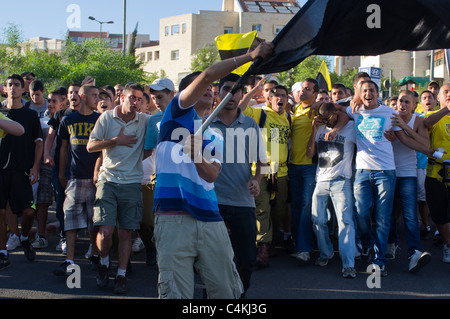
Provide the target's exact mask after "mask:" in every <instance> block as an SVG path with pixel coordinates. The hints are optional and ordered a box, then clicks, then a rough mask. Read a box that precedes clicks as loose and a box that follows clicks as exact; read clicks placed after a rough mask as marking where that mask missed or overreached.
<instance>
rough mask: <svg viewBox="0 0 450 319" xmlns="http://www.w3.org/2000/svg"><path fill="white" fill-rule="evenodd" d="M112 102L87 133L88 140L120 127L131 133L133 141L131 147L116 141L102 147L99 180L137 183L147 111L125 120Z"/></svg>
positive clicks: (110, 135) (104, 137)
mask: <svg viewBox="0 0 450 319" xmlns="http://www.w3.org/2000/svg"><path fill="white" fill-rule="evenodd" d="M118 107H120V105H119V106H116V107H115V108H114V109H113V110H108V111H106V112H104V113H103V114H102V115H101V116H100V117H99V119H98V120H97V122H96V123H95V126H94V129H93V130H92V133H91V135H90V137H89V139H90V140H94V141H102V140H109V139H112V138H113V137H116V136H117V135H118V134H119V132H120V130H121V129H122V127H125V130H124V131H123V133H124V134H125V135H135V136H136V139H137V142H136V144H133V145H132V146H131V147H128V146H125V145H118V146H115V147H112V148H108V149H106V150H104V151H103V164H102V166H101V168H100V172H99V177H98V179H99V181H108V182H113V183H118V184H129V183H140V182H141V179H142V174H143V170H142V159H143V155H144V140H145V133H146V130H147V123H148V119H149V115H147V114H145V113H140V112H137V113H136V116H135V118H134V119H133V120H131V121H130V122H128V123H125V122H124V121H123V120H122V119H121V118H120V117H119V116H118V115H117V108H118Z"/></svg>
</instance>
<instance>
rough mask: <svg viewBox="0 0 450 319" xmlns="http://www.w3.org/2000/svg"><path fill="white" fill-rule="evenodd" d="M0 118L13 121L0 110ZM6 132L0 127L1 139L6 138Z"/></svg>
mask: <svg viewBox="0 0 450 319" xmlns="http://www.w3.org/2000/svg"><path fill="white" fill-rule="evenodd" d="M0 119H2V120H7V121H11V120H10V119H9V118H7V117H6V116H5V115H4V114H3V113H1V112H0ZM6 134H7V133H6V132H5V131H4V130H2V129H0V139H2V138H4V137H5V136H6Z"/></svg>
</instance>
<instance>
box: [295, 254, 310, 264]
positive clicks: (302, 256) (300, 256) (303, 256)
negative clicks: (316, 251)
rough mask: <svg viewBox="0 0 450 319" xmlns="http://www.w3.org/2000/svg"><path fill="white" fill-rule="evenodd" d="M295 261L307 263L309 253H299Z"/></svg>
mask: <svg viewBox="0 0 450 319" xmlns="http://www.w3.org/2000/svg"><path fill="white" fill-rule="evenodd" d="M295 258H296V259H297V260H299V261H305V262H306V261H309V259H310V258H311V256H310V254H309V252H301V253H299V254H298V255H297V256H296V257H295Z"/></svg>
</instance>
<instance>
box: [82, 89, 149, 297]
mask: <svg viewBox="0 0 450 319" xmlns="http://www.w3.org/2000/svg"><path fill="white" fill-rule="evenodd" d="M143 98H144V89H143V88H142V87H141V86H140V85H138V84H135V83H130V84H128V85H127V86H126V87H125V89H124V92H123V94H122V95H121V98H120V99H121V105H118V106H116V107H115V108H114V109H113V110H108V111H106V112H104V113H103V114H102V115H101V116H100V118H99V119H98V120H97V122H96V124H95V127H94V130H93V131H92V133H91V136H90V138H89V143H88V145H87V149H88V152H98V151H103V163H102V166H101V167H100V172H99V175H98V182H97V193H96V201H95V205H94V218H93V221H94V226H100V228H99V233H98V236H97V246H98V249H99V252H100V265H99V267H98V277H97V285H98V286H99V287H100V288H104V287H106V285H107V284H108V270H109V252H110V249H111V247H112V239H113V232H114V228H115V227H116V226H117V228H118V234H119V248H118V249H119V267H118V270H117V276H116V286H115V292H116V293H119V294H124V293H126V287H127V280H126V277H125V274H126V269H127V265H128V260H129V258H130V253H131V234H132V230H135V229H139V227H140V223H141V220H142V191H141V179H142V174H143V170H142V161H143V159H144V158H145V157H144V139H145V134H146V128H147V123H148V119H149V116H148V115H147V114H145V113H140V112H139V109H140V107H141V103H142V99H143Z"/></svg>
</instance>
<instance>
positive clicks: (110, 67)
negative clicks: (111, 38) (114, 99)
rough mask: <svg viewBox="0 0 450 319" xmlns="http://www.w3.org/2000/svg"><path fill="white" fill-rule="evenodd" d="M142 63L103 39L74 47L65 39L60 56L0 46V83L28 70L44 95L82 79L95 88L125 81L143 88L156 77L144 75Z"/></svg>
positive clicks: (73, 43) (74, 45) (29, 49)
mask: <svg viewBox="0 0 450 319" xmlns="http://www.w3.org/2000/svg"><path fill="white" fill-rule="evenodd" d="M20 50H21V51H20ZM142 63H143V62H141V61H140V60H139V59H138V58H137V57H135V56H134V55H123V53H122V52H119V51H115V50H113V49H112V48H111V47H110V45H109V44H108V42H106V41H105V40H103V39H89V40H86V41H84V42H83V43H81V44H77V43H76V42H74V41H72V40H71V39H69V38H67V39H66V43H65V47H64V49H63V51H62V52H61V54H57V53H49V52H48V51H36V50H34V49H32V48H29V47H26V46H25V47H23V48H21V49H20V48H14V47H11V46H10V45H4V46H1V47H0V80H4V79H5V78H6V77H7V76H8V75H10V74H13V73H17V74H21V73H23V72H25V71H31V72H33V73H34V74H36V77H37V79H39V80H41V81H43V82H44V85H45V87H46V91H47V93H48V92H51V90H53V89H54V88H56V87H58V86H66V87H67V86H68V85H69V84H71V83H81V82H82V81H83V79H84V78H85V77H86V76H92V77H93V78H94V79H95V80H96V85H97V86H103V85H106V84H111V85H115V84H117V83H121V84H126V83H128V82H136V83H139V84H142V85H144V84H148V83H150V80H151V79H152V78H153V77H155V78H156V76H153V75H152V74H148V73H146V72H144V71H143V69H142Z"/></svg>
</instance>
